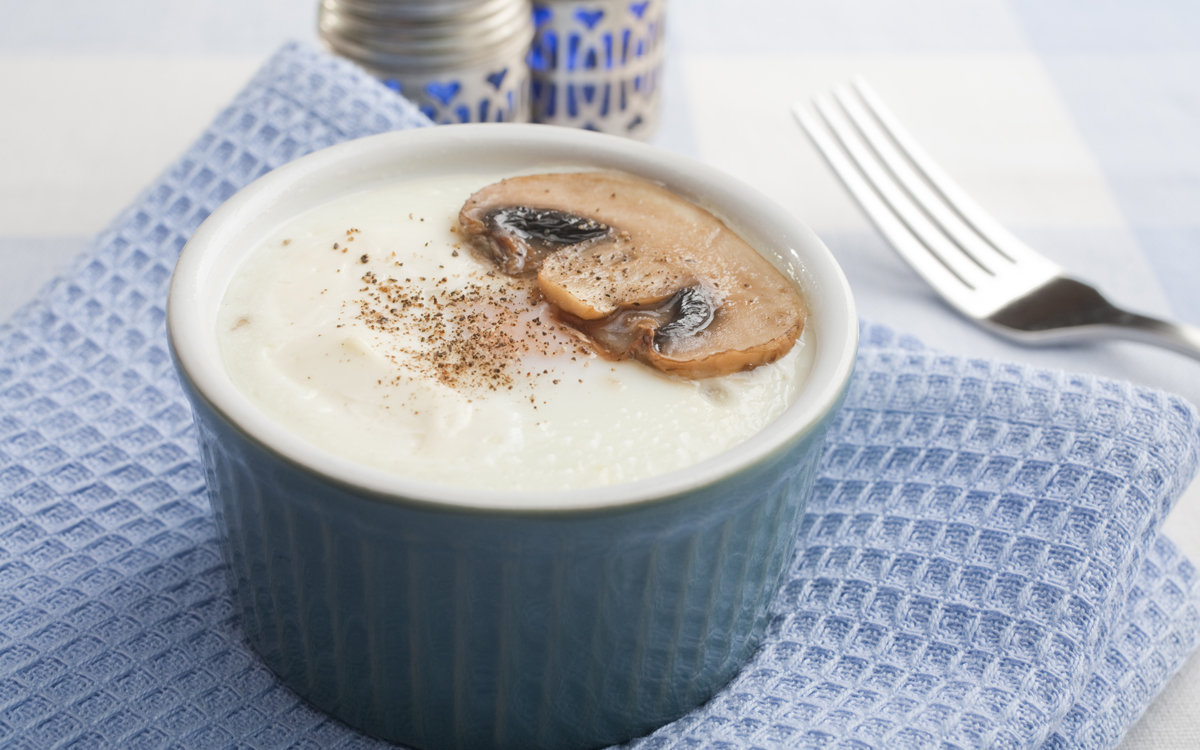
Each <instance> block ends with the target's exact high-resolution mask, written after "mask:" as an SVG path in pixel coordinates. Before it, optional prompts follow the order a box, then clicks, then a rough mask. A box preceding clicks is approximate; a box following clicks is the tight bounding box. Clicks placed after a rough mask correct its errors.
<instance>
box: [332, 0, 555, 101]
mask: <svg viewBox="0 0 1200 750" xmlns="http://www.w3.org/2000/svg"><path fill="white" fill-rule="evenodd" d="M317 27H318V32H319V34H320V37H321V40H322V42H323V43H324V44H325V46H326V47H327V48H328V49H329V50H330V51H332V52H333V53H335V54H338V55H341V56H343V57H346V58H348V59H350V60H353V61H354V62H356V63H358V64H359V65H360V66H361V67H363V68H364V69H366V70H367V71H368V72H370V73H371V74H373V75H375V76H376V77H378V78H379V79H381V80H382V81H383V82H384V83H385V84H386V85H387V86H388V87H390V88H392V89H393V90H395V91H397V92H399V93H400V94H402V95H403V96H405V97H406V98H408V99H409V100H410V101H412V102H413V103H414V104H416V105H417V107H419V108H420V110H421V111H422V112H423V113H424V114H425V115H426V116H427V117H429V119H431V120H433V121H434V122H435V123H439V124H445V123H465V122H528V121H529V114H530V104H529V83H530V80H529V67H528V64H527V62H526V55H527V53H528V50H529V44H530V41H531V39H532V38H533V20H532V15H531V8H530V0H436V1H431V0H322V2H321V4H320V6H319V10H318V19H317Z"/></svg>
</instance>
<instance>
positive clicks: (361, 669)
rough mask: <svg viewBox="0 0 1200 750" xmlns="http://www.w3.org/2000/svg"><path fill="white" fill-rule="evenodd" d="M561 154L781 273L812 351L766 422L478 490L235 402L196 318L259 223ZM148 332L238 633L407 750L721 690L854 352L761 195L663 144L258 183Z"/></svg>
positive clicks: (489, 130)
mask: <svg viewBox="0 0 1200 750" xmlns="http://www.w3.org/2000/svg"><path fill="white" fill-rule="evenodd" d="M562 165H578V166H590V167H596V168H605V169H618V170H622V171H625V172H629V173H632V174H636V175H640V176H642V177H645V178H648V179H650V180H654V181H656V182H659V183H662V184H664V185H666V186H667V187H668V188H670V189H671V190H673V191H674V192H676V193H677V194H679V195H681V196H683V197H685V198H688V199H689V200H692V201H693V202H695V203H697V204H699V205H701V206H703V207H705V208H707V209H709V210H710V211H712V212H713V213H714V214H716V215H717V216H719V217H721V218H722V219H724V220H725V221H726V223H728V224H729V225H730V226H731V227H733V228H734V229H735V230H737V231H738V232H739V233H740V234H741V235H742V236H743V237H744V238H745V239H746V240H748V241H749V242H750V244H751V245H753V246H755V247H757V248H759V249H760V251H762V252H763V254H764V255H766V256H767V257H768V258H769V260H771V262H773V263H774V264H775V265H776V266H777V267H778V268H780V269H781V270H782V271H783V272H784V273H785V274H786V275H788V276H789V277H790V278H792V279H793V280H794V281H795V283H796V285H797V286H798V287H799V289H800V290H801V293H802V294H803V296H804V298H805V300H806V302H807V304H808V306H809V310H810V314H809V320H808V325H809V326H810V327H811V331H812V333H813V341H812V344H811V346H813V347H815V354H814V360H813V367H812V371H811V374H810V376H809V380H808V383H807V385H806V386H805V387H804V389H803V391H802V392H801V394H800V395H799V397H798V399H797V400H796V402H795V403H794V404H793V405H792V406H791V407H790V408H788V409H787V410H786V411H785V412H784V413H783V414H782V415H781V416H780V417H779V418H778V419H777V420H775V421H774V422H772V423H771V424H770V425H768V426H767V427H766V428H764V429H763V430H762V431H761V432H759V433H758V434H756V435H755V436H753V437H752V438H750V439H749V440H747V441H745V442H743V443H741V444H739V445H737V446H736V447H734V448H732V449H730V450H728V451H726V452H724V453H722V454H719V455H718V456H715V457H713V458H712V459H710V460H708V461H705V462H704V463H702V464H700V465H698V466H694V467H691V468H689V469H686V470H681V471H676V472H673V473H670V474H666V475H662V476H657V477H653V478H650V479H645V480H641V481H635V482H628V483H625V484H617V485H613V486H608V487H597V488H588V489H581V490H575V491H565V492H553V491H538V492H514V491H499V490H498V491H487V490H476V489H463V488H457V487H452V486H447V485H439V484H433V483H428V482H420V481H415V480H410V479H407V478H405V477H402V476H396V475H394V474H390V473H387V472H384V471H381V470H376V469H371V468H368V467H364V466H361V465H358V464H355V463H354V462H353V461H350V460H348V459H344V458H341V457H339V456H336V455H333V454H331V453H328V452H326V451H324V450H322V449H320V448H317V447H315V446H314V445H312V444H310V443H307V442H305V441H304V440H302V439H301V438H299V437H297V436H296V435H294V434H292V433H290V432H288V431H287V430H285V429H284V428H282V427H281V426H279V425H278V424H276V423H275V422H273V421H272V420H271V419H269V418H268V417H267V416H265V415H264V414H263V413H262V412H261V411H260V410H259V409H258V408H257V407H256V406H255V405H254V404H253V403H251V402H250V401H249V400H248V399H247V398H246V397H245V396H244V395H242V394H241V393H240V392H239V391H238V390H237V389H236V388H235V387H234V385H233V383H232V382H231V380H230V378H229V376H228V374H227V373H226V371H225V367H224V365H223V364H222V361H221V356H220V352H219V349H218V344H217V326H216V317H217V310H218V307H219V305H220V302H221V299H222V296H223V295H224V292H225V289H226V287H227V285H228V283H229V281H230V279H231V277H232V276H233V274H234V272H235V270H236V269H237V267H238V265H239V264H240V262H241V261H242V260H243V259H244V258H245V257H246V255H247V253H249V252H250V251H251V250H252V249H253V248H254V246H255V245H256V244H257V242H258V241H259V240H260V239H262V238H263V237H265V236H266V235H267V234H268V233H269V232H270V231H271V230H272V229H274V228H276V227H277V226H278V225H279V224H280V223H282V222H284V221H286V220H288V219H290V218H292V217H294V216H296V215H298V214H300V213H302V212H304V211H305V210H307V209H309V208H312V207H314V206H316V205H319V204H321V203H324V202H327V201H329V200H333V199H335V198H338V197H341V196H343V195H346V194H348V193H350V192H352V191H358V190H362V189H364V188H367V187H369V186H371V185H372V184H378V183H384V182H388V181H393V180H397V179H404V178H410V177H421V176H434V175H448V174H454V173H474V174H477V173H480V172H500V173H504V172H506V171H509V170H511V171H512V172H514V173H516V172H527V171H529V170H530V169H531V168H538V167H541V166H545V167H547V168H550V167H561V166H562ZM167 328H168V334H169V338H170V342H171V348H172V353H173V356H174V357H175V361H176V365H177V368H178V370H179V375H180V378H181V381H182V383H183V385H184V388H185V390H186V392H187V394H188V397H189V398H190V400H191V402H192V406H193V410H194V413H195V420H196V426H197V428H198V432H199V436H200V443H201V448H202V454H203V462H204V468H205V473H206V477H207V481H208V492H209V499H210V502H211V504H212V509H213V513H214V516H215V518H216V522H217V527H218V530H219V534H220V538H221V548H222V553H223V555H224V559H225V562H226V564H227V566H228V570H229V580H230V584H231V586H232V589H233V591H234V592H235V598H236V601H237V605H238V611H239V614H240V619H241V625H242V627H243V628H244V630H245V632H246V635H247V637H248V638H249V640H250V642H251V643H252V644H253V646H254V648H255V649H256V650H257V651H258V653H259V654H260V655H261V656H262V658H263V660H264V661H265V662H266V663H267V664H268V665H269V666H270V668H271V669H273V670H274V671H275V672H276V673H277V674H278V675H279V676H280V677H281V678H282V679H283V681H284V682H285V683H286V684H287V685H289V686H290V687H291V688H292V689H294V690H295V691H296V692H297V693H299V694H300V695H301V696H303V697H304V698H306V699H307V700H309V701H310V702H311V703H313V704H314V705H316V706H318V707H320V708H322V709H324V710H325V711H327V712H329V713H331V714H333V715H334V716H336V717H338V718H339V719H341V720H342V721H345V722H346V723H348V724H350V725H352V726H355V727H358V728H360V729H363V730H365V731H367V732H369V733H371V734H374V735H377V736H379V737H383V738H386V739H389V740H392V741H396V742H400V743H404V744H407V745H411V746H414V747H418V748H426V749H428V750H443V749H449V748H488V747H492V748H513V749H517V748H519V749H522V750H524V749H525V748H531V747H540V748H590V747H597V746H602V745H606V744H611V743H616V742H621V741H624V740H627V739H630V738H632V737H636V736H639V735H641V734H644V733H647V732H650V731H652V730H653V729H654V728H656V727H658V726H660V725H662V724H664V723H666V722H669V721H671V720H672V719H675V718H677V717H679V716H681V715H683V714H685V713H687V712H688V711H689V710H691V709H693V708H694V707H696V706H698V705H700V704H701V703H703V702H704V701H705V700H707V699H708V698H709V697H710V696H711V695H712V694H713V693H714V692H715V691H717V690H718V689H719V688H720V687H721V686H722V685H724V684H725V683H726V682H727V681H728V680H729V679H731V678H732V677H733V676H734V674H736V673H737V671H738V669H739V668H740V667H741V666H742V664H743V663H744V662H745V661H746V660H747V659H748V658H749V657H750V655H751V654H752V653H753V652H754V650H755V648H757V646H758V644H759V641H760V639H761V637H762V633H763V630H764V628H765V626H766V623H767V618H768V612H769V605H770V601H771V598H772V596H773V595H774V593H775V591H776V589H777V588H778V585H779V582H780V579H781V576H782V574H783V571H784V570H785V569H786V567H787V563H788V560H789V558H790V556H791V554H792V552H793V546H794V543H795V539H796V537H797V531H798V527H799V524H800V522H801V518H802V516H803V513H804V507H805V504H806V502H807V499H808V497H809V495H810V493H811V491H812V486H813V481H814V477H815V474H816V471H817V465H818V461H819V459H820V455H821V449H822V444H823V440H824V435H825V432H826V429H827V426H828V424H829V422H830V420H831V419H832V418H833V416H834V414H835V413H836V411H837V409H838V408H839V406H840V405H841V402H842V400H843V399H844V397H845V392H846V388H847V385H848V382H849V379H850V375H851V371H852V369H853V364H854V359H855V354H856V350H857V343H858V324H857V319H856V315H855V310H854V303H853V299H852V297H851V294H850V289H849V286H848V284H847V283H846V279H845V276H844V275H843V274H842V272H841V269H840V268H838V266H837V264H836V262H835V261H834V259H833V257H832V256H831V255H830V253H829V252H828V250H826V248H825V247H824V245H822V244H821V242H820V240H818V239H817V237H816V236H815V235H814V234H813V233H812V232H811V231H809V230H808V229H807V228H806V227H805V226H803V225H802V224H801V223H800V222H799V221H798V220H797V219H796V218H795V217H794V216H792V214H791V213H789V212H788V211H786V210H784V209H783V208H781V207H780V206H778V205H776V204H775V203H774V202H773V201H772V200H770V199H769V198H767V197H765V196H763V195H762V194H761V193H759V192H757V191H755V190H753V189H752V188H750V187H748V186H747V185H745V184H743V183H741V182H738V181H737V180H735V179H733V178H731V177H729V176H728V175H726V174H724V173H722V172H719V171H717V170H714V169H712V168H710V167H707V166H705V165H703V164H700V163H698V162H695V161H692V160H689V159H686V158H683V157H681V156H678V155H675V154H672V153H669V152H666V151H663V150H659V149H655V148H653V147H650V146H646V145H644V144H640V143H637V142H633V141H629V140H625V139H621V138H617V137H615V136H606V135H600V134H596V133H589V132H586V131H580V130H573V129H566V128H555V127H550V126H539V125H455V126H445V127H438V128H422V129H416V130H408V131H402V132H397V133H389V134H385V135H378V136H373V137H370V138H364V139H360V140H356V141H352V142H349V143H344V144H341V145H338V146H333V147H331V148H327V149H324V150H322V151H319V152H317V153H314V154H311V155H309V156H306V157H304V158H301V159H298V160H296V161H295V162H292V163H290V164H288V165H286V166H283V167H280V168H279V169H276V170H274V171H273V172H271V173H269V174H267V175H265V176H263V177H261V178H259V179H258V180H256V181H255V182H254V183H252V184H251V185H249V186H248V187H246V188H245V189H243V190H242V191H240V192H239V193H237V194H236V195H234V196H233V197H232V198H230V199H229V201H227V202H226V203H225V204H224V205H223V206H221V208H220V209H218V210H217V211H216V212H214V213H213V214H212V216H210V217H209V218H208V220H207V221H205V222H204V224H203V225H202V226H201V227H200V228H199V230H197V232H196V234H195V236H193V237H192V239H191V241H190V242H188V244H187V246H186V247H185V248H184V251H183V254H182V255H181V256H180V259H179V263H178V266H177V268H176V270H175V276H174V278H173V279H172V282H171V290H170V298H169V302H168V311H167Z"/></svg>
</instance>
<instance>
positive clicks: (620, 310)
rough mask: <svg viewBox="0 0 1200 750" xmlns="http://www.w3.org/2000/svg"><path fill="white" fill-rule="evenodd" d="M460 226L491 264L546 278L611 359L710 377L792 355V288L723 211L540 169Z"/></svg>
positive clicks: (497, 187) (476, 198) (615, 181)
mask: <svg viewBox="0 0 1200 750" xmlns="http://www.w3.org/2000/svg"><path fill="white" fill-rule="evenodd" d="M459 220H460V222H461V224H462V227H463V229H464V230H465V234H466V236H467V238H468V239H469V240H470V241H471V244H472V246H473V247H474V248H475V249H476V251H477V253H478V254H479V255H481V256H482V257H483V258H484V259H485V260H486V261H488V262H490V263H492V264H494V265H495V266H497V267H498V268H499V269H500V270H502V271H504V272H505V273H508V274H511V275H531V274H533V273H536V274H537V283H538V286H539V288H540V289H541V292H542V295H543V296H544V297H545V299H546V300H547V301H548V302H550V303H551V304H552V305H554V306H555V308H557V311H558V314H559V317H560V319H561V320H562V322H564V323H565V324H567V325H568V326H570V327H571V328H573V329H574V330H575V331H577V332H578V333H579V334H580V335H581V337H582V338H584V339H585V340H586V341H588V342H590V343H591V344H592V345H593V346H594V347H595V348H596V349H597V351H598V352H599V353H600V354H601V355H603V356H605V357H607V358H609V359H622V358H625V357H633V358H636V359H638V360H641V361H643V362H645V363H646V364H649V365H650V366H652V367H655V368H657V369H659V370H661V371H663V372H666V373H671V374H675V375H681V376H684V377H689V378H706V377H713V376H717V375H726V374H728V373H731V372H738V371H741V370H749V369H752V368H754V367H757V366H759V365H762V364H767V363H769V362H773V361H775V360H776V359H778V358H779V357H781V356H783V355H784V354H786V353H787V352H788V351H789V350H790V349H791V347H792V345H793V344H794V343H795V341H796V337H797V336H799V335H800V331H801V329H802V328H803V326H804V317H805V310H804V303H803V302H802V301H801V299H800V296H799V294H798V293H797V292H796V290H795V288H794V287H793V285H792V284H791V283H790V282H789V281H788V280H787V279H786V278H785V277H784V276H783V275H782V274H781V273H779V271H777V270H776V269H775V268H774V266H772V265H771V264H770V263H769V262H768V261H767V260H766V259H765V258H763V257H762V256H761V255H760V254H759V253H758V252H756V251H755V250H754V248H752V247H750V245H749V244H747V243H746V242H745V240H743V239H742V238H741V237H739V236H738V235H737V234H735V233H734V232H733V231H732V230H730V229H729V228H728V227H727V226H725V224H724V223H722V222H721V221H720V220H719V219H717V218H716V217H715V216H713V215H712V214H710V213H709V212H707V211H705V210H703V209H701V208H700V207H698V206H696V205H694V204H692V203H690V202H688V201H686V200H684V199H682V198H680V197H678V196H676V195H675V194H673V193H671V192H670V191H668V190H666V189H664V188H662V187H660V186H658V185H654V184H652V183H650V182H647V181H645V180H642V179H640V178H636V177H632V176H630V175H625V174H618V173H611V172H584V173H574V174H541V175H531V176H528V177H515V178H511V179H508V180H503V181H501V182H498V183H495V184H493V185H489V186H488V187H485V188H484V189H482V190H480V191H479V192H477V193H475V195H473V196H471V198H470V199H469V200H468V201H467V202H466V204H465V205H464V206H463V209H462V212H461V213H460V215H459Z"/></svg>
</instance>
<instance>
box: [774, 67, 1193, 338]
mask: <svg viewBox="0 0 1200 750" xmlns="http://www.w3.org/2000/svg"><path fill="white" fill-rule="evenodd" d="M853 85H854V93H851V91H850V89H849V88H847V87H846V86H838V87H836V88H835V89H834V98H835V99H836V100H837V102H838V104H839V105H840V108H839V107H837V106H835V105H834V104H833V103H832V102H831V101H830V100H829V99H828V98H827V97H824V96H818V97H816V98H815V99H814V105H815V107H816V110H817V112H818V113H820V116H821V119H822V120H823V121H824V123H825V125H826V126H827V128H828V130H827V129H826V128H825V127H822V125H821V123H820V121H818V119H817V118H816V117H815V116H814V115H813V114H812V113H811V112H810V111H809V110H807V109H806V108H804V107H803V106H802V105H799V104H797V105H796V106H795V108H794V110H793V112H794V114H795V116H796V119H797V120H799V122H800V124H801V125H802V126H803V127H804V130H805V131H806V132H807V133H808V135H809V137H810V138H811V139H812V141H813V143H814V144H815V145H816V146H817V148H818V150H820V152H821V153H822V154H823V155H824V157H825V159H826V161H827V162H828V163H829V166H830V167H831V168H832V169H833V171H834V172H836V173H837V175H838V177H840V178H841V180H842V182H843V183H844V184H845V186H846V188H847V189H848V190H849V191H850V194H851V195H853V196H854V197H855V198H856V199H857V200H858V202H859V204H860V205H861V206H862V208H863V210H864V211H865V212H866V214H867V216H869V217H870V218H871V220H872V221H873V222H874V223H875V226H876V227H877V228H878V229H879V231H880V232H881V233H882V234H883V235H884V236H885V237H886V238H887V239H888V240H889V241H890V242H891V244H892V246H893V247H894V248H895V249H896V251H897V252H899V254H900V256H901V257H902V258H904V259H905V260H906V261H908V263H909V264H910V265H911V266H912V267H913V268H914V270H916V272H917V273H918V274H919V275H920V276H921V277H922V278H924V279H925V281H926V282H928V283H929V285H930V286H932V287H933V288H934V289H935V290H936V291H937V292H938V293H939V294H940V295H941V296H942V298H943V299H945V300H946V302H948V303H949V304H950V305H951V306H952V307H954V308H955V309H956V310H958V311H959V312H960V313H962V314H963V315H965V316H967V317H968V318H970V319H972V320H974V321H976V322H977V323H979V324H981V325H982V326H984V327H985V328H987V329H989V330H991V331H993V332H995V333H998V334H1000V335H1002V336H1005V337H1007V338H1010V339H1013V340H1015V341H1017V342H1020V343H1023V344H1057V343H1070V342H1076V341H1086V340H1096V339H1102V338H1121V339H1129V340H1134V341H1140V342H1143V343H1147V344H1153V345H1156V346H1161V347H1164V348H1166V349H1171V350H1173V351H1176V352H1179V353H1181V354H1186V355H1188V356H1190V357H1194V358H1196V359H1200V328H1198V327H1196V326H1190V325H1186V324H1182V323H1172V322H1168V321H1165V320H1159V319H1156V318H1151V317H1148V316H1145V315H1139V314H1137V313H1132V312H1128V311H1125V310H1122V309H1120V308H1118V307H1116V306H1114V305H1112V304H1111V303H1110V302H1109V301H1108V300H1107V299H1105V298H1104V297H1103V296H1102V295H1101V294H1100V292H1098V291H1096V289H1095V288H1093V287H1091V286H1089V285H1088V284H1085V283H1083V282H1082V281H1079V280H1077V279H1074V278H1072V277H1071V276H1069V275H1068V274H1067V272H1066V271H1065V269H1063V268H1062V267H1061V266H1059V265H1058V264H1056V263H1054V262H1053V261H1051V260H1050V259H1049V258H1046V257H1045V256H1043V255H1041V254H1040V253H1038V252H1036V251H1034V250H1033V249H1032V248H1030V247H1029V246H1028V245H1026V244H1024V243H1023V242H1021V241H1020V240H1018V239H1017V238H1016V237H1015V236H1013V235H1012V234H1011V233H1010V232H1008V231H1007V230H1006V229H1004V227H1002V226H1001V225H1000V224H999V223H998V222H996V221H995V220H994V219H993V218H992V217H991V216H989V215H988V214H987V213H986V212H985V211H983V209H981V208H980V207H979V205H978V204H976V203H975V201H973V200H971V198H970V197H969V196H968V195H967V194H966V193H965V192H964V191H963V190H962V188H960V187H959V186H958V185H956V184H955V183H954V182H953V181H952V180H951V179H950V178H949V177H948V176H947V175H946V173H945V172H943V171H942V169H941V168H940V167H939V166H938V165H937V164H936V163H935V162H934V161H933V160H932V159H931V158H930V157H929V155H928V154H927V153H926V152H925V150H924V149H922V148H921V147H920V146H919V145H918V144H917V143H916V141H915V140H913V138H912V136H911V135H909V134H908V131H906V130H905V129H904V127H903V126H902V125H901V124H900V123H899V121H898V120H897V119H896V117H895V115H893V114H892V113H891V111H890V110H888V108H887V107H886V106H885V105H884V104H883V102H882V100H881V99H880V98H879V95H878V94H876V93H875V91H874V90H873V89H872V88H871V87H870V86H869V85H867V83H866V81H865V80H863V79H862V78H861V77H856V78H855V79H854V80H853ZM851 123H853V124H851ZM830 131H832V133H833V134H834V136H836V139H835V138H834V137H831V136H830Z"/></svg>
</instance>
